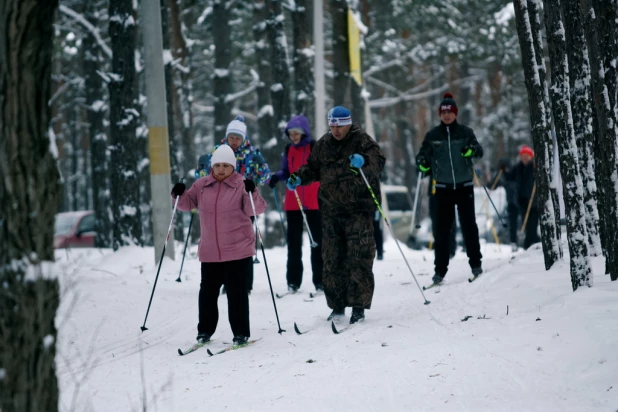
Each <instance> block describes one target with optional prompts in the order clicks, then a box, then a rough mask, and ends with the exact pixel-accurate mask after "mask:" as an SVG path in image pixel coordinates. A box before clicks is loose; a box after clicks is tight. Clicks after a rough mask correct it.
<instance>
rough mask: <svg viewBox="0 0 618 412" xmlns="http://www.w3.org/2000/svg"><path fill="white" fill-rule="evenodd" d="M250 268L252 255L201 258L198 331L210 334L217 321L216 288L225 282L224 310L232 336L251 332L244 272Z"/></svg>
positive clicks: (217, 290)
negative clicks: (236, 258) (219, 259)
mask: <svg viewBox="0 0 618 412" xmlns="http://www.w3.org/2000/svg"><path fill="white" fill-rule="evenodd" d="M252 268H253V258H252V257H246V258H244V259H239V260H230V261H227V262H202V283H200V294H199V323H198V324H197V332H198V333H207V334H209V335H211V336H212V335H213V334H214V333H215V330H216V329H217V323H218V322H219V307H218V305H217V300H218V299H219V290H220V289H221V286H222V285H224V286H225V290H226V294H227V311H228V318H229V321H230V326H231V327H232V333H233V334H234V336H246V337H249V336H251V333H250V331H249V295H248V294H247V282H246V279H247V276H248V273H249V270H250V269H252Z"/></svg>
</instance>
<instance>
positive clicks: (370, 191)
mask: <svg viewBox="0 0 618 412" xmlns="http://www.w3.org/2000/svg"><path fill="white" fill-rule="evenodd" d="M358 171H359V172H360V174H361V176H362V177H363V180H364V181H365V184H366V185H367V189H369V193H371V197H372V198H373V201H374V202H375V204H376V206H377V207H378V210H379V211H380V214H381V215H382V218H383V219H384V223H386V226H388V230H390V232H391V236H392V237H393V239H395V244H396V245H397V248H398V249H399V252H401V256H403V260H404V261H405V262H406V265H407V266H408V270H409V271H410V274H412V277H413V278H414V282H416V286H418V290H419V291H420V292H421V295H423V299H425V305H429V304H430V303H431V302H430V301H428V300H427V298H426V297H425V294H424V293H423V289H422V288H421V285H419V283H418V280H416V276H414V272H413V271H412V268H411V267H410V264H409V263H408V259H406V255H404V254H403V250H401V246H399V240H397V237H396V236H395V233H393V228H392V227H391V224H390V223H389V221H388V219H387V218H386V216H384V212H382V208H381V207H380V202H378V199H376V195H375V193H373V189H372V188H371V185H370V184H369V181H368V180H367V178H366V177H365V173H363V169H358Z"/></svg>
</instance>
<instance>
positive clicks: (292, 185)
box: [287, 174, 301, 191]
mask: <svg viewBox="0 0 618 412" xmlns="http://www.w3.org/2000/svg"><path fill="white" fill-rule="evenodd" d="M300 184H301V180H300V177H298V176H296V175H295V174H292V176H290V177H289V179H288V182H287V186H288V190H291V191H294V190H295V189H296V188H297V187H298V186H300Z"/></svg>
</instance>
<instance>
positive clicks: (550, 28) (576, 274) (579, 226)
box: [543, 0, 592, 291]
mask: <svg viewBox="0 0 618 412" xmlns="http://www.w3.org/2000/svg"><path fill="white" fill-rule="evenodd" d="M563 1H568V0H563ZM543 4H544V6H545V7H544V9H545V27H546V31H547V33H548V36H547V43H548V46H549V60H550V63H551V76H552V86H551V87H550V88H549V93H550V99H551V101H552V102H553V104H552V112H553V118H554V125H555V127H556V136H557V140H558V150H559V152H560V158H559V162H560V171H561V172H562V185H563V187H564V207H565V214H566V224H567V241H568V243H569V255H570V267H571V284H572V285H573V290H574V291H575V290H577V288H578V287H579V286H592V278H591V270H590V262H589V261H588V243H587V239H588V236H587V234H586V220H585V210H584V188H583V183H582V179H581V173H580V167H579V166H580V163H579V159H578V156H577V143H576V141H575V132H574V130H573V116H572V114H571V99H570V97H569V96H570V88H569V65H568V59H567V56H566V39H565V34H564V26H563V24H562V17H561V16H560V0H544V3H543Z"/></svg>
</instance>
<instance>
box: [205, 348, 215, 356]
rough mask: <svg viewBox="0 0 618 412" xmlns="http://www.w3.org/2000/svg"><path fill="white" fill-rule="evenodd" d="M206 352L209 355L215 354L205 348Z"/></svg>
mask: <svg viewBox="0 0 618 412" xmlns="http://www.w3.org/2000/svg"><path fill="white" fill-rule="evenodd" d="M206 352H208V354H209V355H210V356H215V354H214V353H212V352H211V351H210V349H206Z"/></svg>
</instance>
